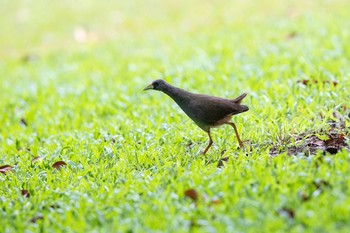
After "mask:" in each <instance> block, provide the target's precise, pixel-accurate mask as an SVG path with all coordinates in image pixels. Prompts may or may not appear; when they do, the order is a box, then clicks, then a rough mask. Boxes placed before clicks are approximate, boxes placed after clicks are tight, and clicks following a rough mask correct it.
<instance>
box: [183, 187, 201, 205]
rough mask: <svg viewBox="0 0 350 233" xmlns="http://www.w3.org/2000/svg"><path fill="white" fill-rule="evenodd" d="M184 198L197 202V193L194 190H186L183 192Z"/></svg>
mask: <svg viewBox="0 0 350 233" xmlns="http://www.w3.org/2000/svg"><path fill="white" fill-rule="evenodd" d="M185 197H188V198H190V199H192V200H193V201H194V202H197V201H198V193H197V191H196V190H195V189H187V190H186V191H185Z"/></svg>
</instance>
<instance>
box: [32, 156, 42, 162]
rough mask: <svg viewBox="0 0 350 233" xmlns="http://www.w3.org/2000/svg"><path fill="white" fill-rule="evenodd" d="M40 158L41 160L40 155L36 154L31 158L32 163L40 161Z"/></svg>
mask: <svg viewBox="0 0 350 233" xmlns="http://www.w3.org/2000/svg"><path fill="white" fill-rule="evenodd" d="M42 160H43V158H42V157H40V156H37V157H35V158H34V159H32V163H35V162H38V161H42Z"/></svg>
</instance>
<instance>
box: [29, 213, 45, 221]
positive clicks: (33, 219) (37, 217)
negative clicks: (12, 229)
mask: <svg viewBox="0 0 350 233" xmlns="http://www.w3.org/2000/svg"><path fill="white" fill-rule="evenodd" d="M43 219H44V217H43V216H41V215H39V216H36V217H34V218H32V219H31V220H30V222H32V223H36V222H37V221H38V220H43Z"/></svg>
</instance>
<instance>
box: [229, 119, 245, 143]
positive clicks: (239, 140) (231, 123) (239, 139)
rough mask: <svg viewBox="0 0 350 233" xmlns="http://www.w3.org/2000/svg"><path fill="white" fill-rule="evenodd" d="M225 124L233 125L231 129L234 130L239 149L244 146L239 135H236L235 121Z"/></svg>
mask: <svg viewBox="0 0 350 233" xmlns="http://www.w3.org/2000/svg"><path fill="white" fill-rule="evenodd" d="M227 124H229V125H231V126H232V127H233V129H234V130H235V133H236V137H237V139H238V143H239V147H240V148H241V149H242V148H244V145H243V142H242V140H241V138H240V137H239V135H238V131H237V127H236V125H235V123H233V122H227Z"/></svg>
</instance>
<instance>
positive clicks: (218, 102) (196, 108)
mask: <svg viewBox="0 0 350 233" xmlns="http://www.w3.org/2000/svg"><path fill="white" fill-rule="evenodd" d="M189 108H190V109H192V110H193V118H194V119H193V120H194V121H198V122H201V123H204V124H208V125H213V124H215V123H216V122H218V121H220V120H222V119H224V118H225V117H227V116H228V115H235V114H238V113H241V112H245V111H247V107H246V106H245V105H240V104H237V103H235V102H233V101H232V100H228V99H223V98H218V97H212V96H199V97H198V98H196V99H195V100H193V101H191V102H190V106H189Z"/></svg>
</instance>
